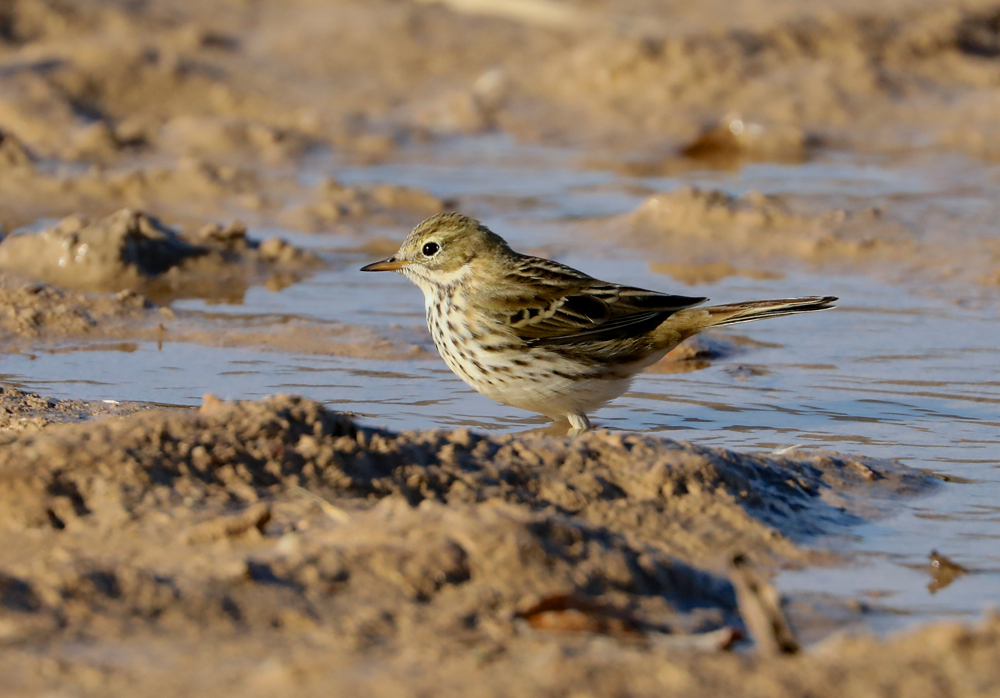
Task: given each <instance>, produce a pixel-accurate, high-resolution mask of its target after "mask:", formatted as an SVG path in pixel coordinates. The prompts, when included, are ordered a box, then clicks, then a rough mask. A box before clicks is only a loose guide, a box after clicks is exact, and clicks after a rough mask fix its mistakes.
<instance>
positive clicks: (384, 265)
mask: <svg viewBox="0 0 1000 698" xmlns="http://www.w3.org/2000/svg"><path fill="white" fill-rule="evenodd" d="M407 264H409V262H400V261H397V260H396V258H395V257H389V259H383V260H382V261H381V262H372V263H371V264H369V265H368V266H365V267H361V271H399V270H400V269H402V268H403V267H405V266H406V265H407Z"/></svg>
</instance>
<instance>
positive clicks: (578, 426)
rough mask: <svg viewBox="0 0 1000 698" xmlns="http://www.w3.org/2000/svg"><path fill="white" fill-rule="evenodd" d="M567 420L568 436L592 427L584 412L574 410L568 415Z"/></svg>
mask: <svg viewBox="0 0 1000 698" xmlns="http://www.w3.org/2000/svg"><path fill="white" fill-rule="evenodd" d="M566 421H567V422H569V431H568V432H566V435H567V436H576V435H577V434H582V433H583V432H585V431H588V430H589V429H590V420H589V419H587V415H585V414H584V413H583V412H572V413H570V414H568V415H566Z"/></svg>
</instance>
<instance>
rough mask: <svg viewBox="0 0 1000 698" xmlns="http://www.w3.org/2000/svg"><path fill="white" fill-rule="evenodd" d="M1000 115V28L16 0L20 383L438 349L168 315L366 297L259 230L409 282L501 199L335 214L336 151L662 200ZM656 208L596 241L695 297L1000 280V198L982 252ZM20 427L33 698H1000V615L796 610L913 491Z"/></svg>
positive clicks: (503, 10)
mask: <svg viewBox="0 0 1000 698" xmlns="http://www.w3.org/2000/svg"><path fill="white" fill-rule="evenodd" d="M998 123H1000V5H998V4H996V3H993V2H980V1H970V2H949V3H940V2H922V1H919V0H892V1H891V2H885V3H881V4H879V5H878V6H877V7H875V6H873V5H872V3H861V2H855V1H854V0H836V1H834V2H830V3H826V4H825V7H824V8H823V9H822V10H814V9H806V8H805V7H804V6H803V5H801V3H792V2H781V1H780V0H769V1H765V2H741V3H730V2H715V1H714V0H713V1H710V2H676V3H670V4H669V7H668V6H667V4H665V3H659V2H651V1H649V0H620V1H617V2H611V1H610V0H608V1H604V0H587V1H584V0H576V1H570V0H564V1H562V2H544V1H542V0H536V1H530V2H521V3H503V2H491V1H488V0H480V1H476V0H465V1H460V0H447V1H442V2H432V1H394V2H390V1H388V0H385V1H375V2H372V1H367V0H366V1H361V0H358V1H356V2H352V1H349V0H344V1H333V0H326V1H320V0H292V1H285V0H280V1H279V0H250V1H246V2H232V1H231V0H200V1H199V2H188V1H187V0H182V1H180V2H178V1H176V0H170V1H167V0H162V1H161V0H150V1H149V2H144V3H125V2H115V1H112V0H84V1H82V2H75V3H64V2H57V1H55V0H0V227H2V229H3V231H4V232H5V233H7V234H8V237H7V238H6V239H5V240H4V241H3V242H0V268H2V270H3V271H2V272H0V301H2V303H0V305H2V310H0V349H2V350H3V351H4V352H8V353H9V352H15V351H16V352H27V353H30V352H31V351H36V350H39V349H40V348H44V349H45V350H59V348H60V347H65V346H66V345H67V344H73V345H75V346H83V345H85V344H90V345H94V344H95V343H102V342H103V343H129V342H139V341H171V340H184V341H193V342H200V343H204V344H209V345H212V346H222V347H240V346H255V347H265V348H266V347H272V348H282V347H295V349H296V351H299V352H305V353H312V352H315V353H317V354H319V353H339V354H343V355H347V356H363V357H376V358H420V357H424V356H428V355H429V352H428V345H427V343H426V342H423V341H418V340H414V339H413V337H412V336H411V335H409V334H407V333H405V332H401V333H399V334H380V333H379V332H377V331H375V330H373V329H371V328H366V327H357V326H352V325H349V324H346V323H344V324H341V323H316V324H309V325H283V326H281V327H280V329H275V328H274V327H273V326H266V325H261V326H257V325H255V324H253V322H246V323H244V324H240V325H237V324H235V323H234V322H233V321H232V320H227V319H225V318H217V317H209V315H208V314H207V313H203V314H197V313H192V312H186V313H178V312H175V311H174V310H172V309H171V308H170V305H171V303H172V302H174V301H175V300H177V299H183V298H191V297H197V298H205V299H209V300H212V301H213V302H220V301H223V302H233V301H238V300H239V299H240V298H242V296H243V294H244V293H245V292H246V290H247V289H248V288H250V287H252V286H254V285H265V286H273V287H281V286H282V285H288V284H292V283H295V282H297V281H299V280H301V279H303V278H307V277H308V275H309V274H310V273H313V272H314V271H315V270H316V269H318V268H321V267H322V265H324V264H330V263H331V262H330V260H329V259H328V258H321V257H317V256H316V255H314V254H313V253H311V252H309V251H308V250H305V249H300V248H299V247H296V246H295V245H292V244H289V243H288V242H285V241H284V240H282V239H281V238H280V237H270V238H268V239H265V240H262V241H260V242H257V241H255V240H254V239H253V238H252V237H247V235H246V231H247V226H250V227H251V228H257V227H259V228H282V229H285V230H299V231H307V232H308V231H322V232H332V233H335V234H338V235H340V236H342V237H343V239H344V242H345V247H353V248H354V249H359V248H360V249H370V250H371V251H372V253H373V257H377V256H381V255H382V253H383V252H386V251H387V250H390V249H391V245H388V243H386V242H385V240H386V235H388V237H389V238H393V239H396V240H398V239H399V238H401V236H402V234H403V233H405V230H406V229H408V228H409V227H410V226H412V225H413V224H414V223H416V222H417V221H419V220H420V219H421V218H423V217H425V216H427V215H429V214H431V213H434V212H437V211H439V210H443V209H450V208H454V207H461V208H462V209H463V210H466V211H468V212H470V213H474V214H478V215H484V216H485V215H488V214H489V213H490V212H491V210H492V208H491V207H492V206H493V205H494V204H492V203H491V202H490V201H488V200H483V199H480V200H477V199H475V198H470V199H468V200H457V201H446V200H442V199H440V198H439V197H436V196H434V195H432V194H431V193H429V192H428V191H425V190H423V189H419V188H408V187H401V186H396V185H389V184H374V185H347V184H343V183H341V182H338V181H336V180H334V179H331V178H328V177H327V178H321V179H319V180H318V181H305V180H303V179H302V178H300V177H299V176H297V172H298V168H301V167H303V165H304V163H307V162H309V160H310V158H316V157H332V158H336V159H338V160H339V161H342V162H353V163H357V164H375V163H379V162H385V161H387V160H391V159H392V158H393V157H394V156H396V155H397V154H399V153H400V152H402V151H405V150H406V149H407V148H408V147H410V146H413V145H414V144H426V143H435V142H442V141H445V140H448V139H454V138H458V137H463V136H467V135H471V134H482V133H489V132H500V133H502V134H504V135H505V136H507V137H509V138H511V139H512V140H515V141H518V142H521V143H534V144H546V145H559V146H569V147H573V148H575V149H577V150H578V152H579V153H580V157H579V159H578V165H579V167H581V168H607V169H615V170H620V171H624V172H639V173H662V174H670V173H675V172H684V171H687V170H689V169H691V168H692V167H701V168H704V167H714V168H723V169H724V168H733V167H738V166H740V165H741V164H743V163H746V162H752V161H768V162H779V163H803V162H808V161H809V160H810V159H811V158H812V157H814V156H815V154H816V153H817V152H819V150H821V149H830V148H833V149H841V150H844V151H850V152H853V153H857V154H863V155H871V156H873V157H876V156H877V157H911V158H919V157H920V156H921V155H922V154H926V153H934V154H942V153H945V154H949V153H950V154H955V155H959V156H962V157H967V158H971V159H972V160H973V161H976V160H978V161H980V162H987V161H990V160H993V159H996V158H997V157H998V154H1000V131H998V130H997V124H998ZM996 184H998V183H996V182H987V183H985V185H983V183H981V182H980V183H978V185H982V186H987V187H991V186H995V185H996ZM646 194H647V199H646V201H645V203H643V204H642V205H641V206H640V207H638V208H637V209H636V210H635V211H633V212H631V213H630V214H627V215H624V216H615V217H613V218H610V219H598V220H590V221H585V222H580V221H574V222H572V224H571V225H572V228H573V230H574V231H577V230H580V231H583V232H584V233H586V234H587V235H589V236H590V237H591V238H593V239H594V240H606V239H608V237H609V236H610V235H614V236H615V238H614V239H615V240H616V242H617V243H620V244H624V245H632V246H635V247H637V248H641V249H643V250H645V251H646V252H647V256H648V258H649V259H650V260H651V263H652V264H654V265H659V266H658V267H654V268H657V269H658V270H660V271H663V272H664V273H668V274H671V275H672V276H674V277H675V278H676V279H678V280H679V281H682V282H683V281H687V282H695V281H698V280H699V279H705V278H709V279H711V278H718V277H719V276H727V275H732V274H745V275H748V276H756V277H760V276H761V275H764V276H766V275H768V274H775V273H781V272H782V271H783V270H787V269H789V268H797V269H801V268H807V269H809V268H811V269H820V270H825V271H838V270H843V269H847V268H849V269H852V270H855V271H857V270H860V271H865V272H870V273H878V274H883V275H888V276H890V277H892V278H894V279H895V278H898V279H906V280H908V281H912V280H914V279H917V280H918V281H933V282H936V281H940V280H956V279H957V280H958V281H959V282H961V283H962V284H965V285H966V286H967V287H969V288H974V289H976V292H982V293H986V294H995V291H996V289H997V288H1000V272H998V268H1000V246H998V244H997V240H996V238H995V236H994V235H993V232H992V231H993V222H994V221H995V220H996V214H997V213H1000V211H998V210H997V207H1000V204H997V203H996V201H1000V198H996V199H994V201H993V202H992V203H991V204H989V205H987V206H986V207H985V208H983V209H980V210H979V211H978V213H977V214H976V217H975V218H974V219H972V220H971V223H970V221H969V219H963V220H962V221H955V220H953V219H952V218H950V217H949V215H948V214H947V213H946V212H945V211H943V210H942V209H941V208H940V207H939V206H938V204H936V203H935V202H926V201H922V200H921V199H920V198H919V197H917V196H914V197H912V198H910V199H906V200H894V201H886V202H881V203H880V204H879V205H878V206H873V205H872V203H871V202H870V201H867V200H864V199H863V198H861V197H856V198H851V197H842V198H841V199H839V200H830V199H823V200H817V199H815V197H809V196H805V195H803V196H790V197H783V198H776V197H768V196H764V195H760V194H754V193H750V194H746V195H744V196H741V197H734V196H731V195H729V194H726V193H723V192H721V191H716V190H712V189H703V190H698V189H691V188H688V189H681V190H676V191H672V192H667V193H664V192H657V191H649V192H646ZM958 225H962V226H965V227H966V228H968V227H969V226H971V228H972V229H973V231H974V233H975V234H973V235H971V236H967V237H966V238H963V242H962V243H961V244H960V245H958V244H956V243H955V242H954V240H952V239H951V236H950V232H951V231H953V230H954V229H955V226H958ZM21 228H24V230H22V231H21V232H20V233H19V234H16V235H9V234H10V233H11V232H13V231H16V230H18V229H21ZM375 235H378V237H375ZM387 245H388V246H387ZM724 351H726V347H725V346H724V345H723V344H719V343H718V342H716V343H715V344H713V343H711V342H708V343H706V344H704V345H701V347H700V348H698V347H694V348H685V349H684V350H682V351H681V352H680V353H679V354H678V355H675V356H674V357H672V363H671V362H668V364H665V365H661V366H660V367H658V370H664V371H672V370H678V371H679V370H686V368H687V367H690V366H691V365H692V364H690V363H687V364H686V363H685V362H694V361H710V360H712V359H713V357H717V356H718V355H720V353H722V352H724ZM0 407H2V411H3V413H2V415H0V417H2V418H0V443H2V446H0V500H2V503H3V505H2V506H0V529H3V530H4V531H5V533H4V541H5V545H4V546H3V550H2V551H0V666H2V668H3V669H2V671H0V687H2V692H3V694H4V695H9V696H17V695H25V696H27V695H40V694H51V695H102V696H103V695H126V694H127V695H131V696H142V695H157V696H162V695H195V694H199V693H204V694H206V695H207V694H212V695H223V696H224V695H257V694H260V695H264V694H270V695H274V694H279V695H291V694H295V695H312V694H316V695H320V694H322V695H331V694H332V695H340V694H342V695H352V696H355V695H443V694H455V695H511V696H513V695H517V696H524V695H551V696H581V697H582V696H586V695H651V696H652V695H663V694H664V693H668V692H672V693H678V694H685V695H698V696H701V695H704V696H714V695H720V694H733V695H752V696H802V695H813V696H834V695H837V696H839V695H844V694H849V695H859V696H867V695H872V696H888V695H906V696H922V695H927V696H932V695H933V696H939V695H954V696H978V695H983V696H986V695H995V694H996V692H997V691H998V690H1000V621H998V619H997V618H996V617H995V616H991V615H987V616H986V617H985V618H984V619H983V621H982V623H981V624H980V625H978V626H975V627H963V626H960V625H957V624H944V625H937V626H933V627H926V628H920V629H916V630H913V631H909V632H907V633H904V634H901V635H899V636H895V637H891V638H873V637H870V636H868V635H864V634H862V635H861V636H858V637H855V636H849V635H843V634H838V631H843V630H845V629H856V628H859V627H863V625H864V622H865V619H866V617H869V616H870V615H872V614H878V613H882V612H887V610H886V609H882V608H879V607H878V605H877V603H874V602H873V605H872V606H863V605H857V604H854V605H851V604H845V603H843V602H842V601H838V600H836V599H825V598H817V599H796V600H794V602H793V603H790V604H787V605H785V606H784V607H781V604H777V603H775V602H774V596H775V594H776V592H775V591H774V590H773V589H771V588H770V587H769V586H768V584H767V582H766V579H767V578H768V576H769V575H770V574H771V573H773V572H774V571H776V570H778V569H781V568H787V567H789V566H796V565H832V564H838V563H839V562H841V561H839V560H838V559H837V558H836V557H835V556H833V555H832V554H830V553H827V552H825V551H823V550H822V549H817V548H815V547H814V546H813V545H812V544H811V541H812V540H813V539H814V537H815V536H816V535H817V534H820V533H823V532H833V531H843V530H846V529H847V527H849V526H851V525H853V524H855V523H858V522H861V521H866V520H871V519H873V518H876V517H877V516H878V515H880V512H881V510H883V509H886V510H891V508H892V503H893V502H894V501H896V500H897V499H898V498H900V497H908V496H913V495H915V494H918V493H921V492H926V491H929V490H931V489H932V488H933V487H934V486H935V483H934V480H933V478H930V477H929V476H927V475H925V474H923V473H918V472H914V471H910V470H907V469H905V468H903V467H902V466H899V465H896V464H893V463H889V462H883V461H875V460H870V459H865V458H862V457H848V456H844V455H838V454H833V453H815V452H811V451H810V452H808V453H800V452H792V453H789V454H784V455H777V454H749V455H748V454H737V453H734V452H729V451H722V450H716V449H707V448H701V447H698V446H697V445H692V444H683V443H677V442H671V441H665V440H659V439H653V438H648V437H643V436H639V435H627V434H606V433H603V434H602V433H598V434H589V435H587V436H585V437H582V438H579V439H575V440H567V439H550V438H545V437H542V436H508V437H503V438H496V439H491V438H486V437H482V436H479V435H476V434H472V433H467V432H462V431H458V432H452V433H439V432H422V433H408V434H391V433H387V432H379V431H376V430H372V429H365V428H360V427H358V426H357V425H356V424H354V423H353V422H352V421H351V420H350V419H349V418H348V417H347V416H344V415H337V414H334V413H332V412H329V411H327V410H326V409H324V408H323V407H322V406H321V405H318V404H315V403H312V402H308V401H304V400H299V399H295V398H288V397H275V398H272V399H269V400H265V401H262V402H259V403H242V404H237V405H232V404H228V403H221V402H219V401H218V400H215V399H214V398H207V399H206V402H205V405H204V406H203V407H202V409H201V410H200V411H194V410H155V409H152V407H153V406H150V405H135V404H113V403H107V404H105V403H101V404H90V403H84V402H81V401H73V400H53V399H49V398H46V397H43V396H38V395H34V394H31V393H25V392H21V391H18V390H15V389H12V388H7V389H4V390H3V393H2V394H0ZM133 412H139V414H132V413H133ZM737 557H739V558H740V559H741V560H742V561H743V562H742V566H736V567H734V563H733V561H734V559H735V558H737ZM734 585H735V587H738V588H739V589H737V588H734ZM748 587H756V588H757V593H748V592H747V590H746V589H747V588H748ZM741 589H742V591H740V590H741ZM738 591H739V593H737V592H738ZM786 621H787V622H788V623H790V626H791V628H792V629H793V630H794V637H796V638H797V641H796V642H797V643H801V644H805V645H809V648H808V650H807V651H804V652H799V653H798V654H792V653H789V654H788V656H773V655H774V654H775V653H779V652H780V651H781V650H782V649H784V650H788V651H790V650H792V649H794V647H795V645H796V642H790V641H787V640H788V637H790V636H789V635H787V634H786V633H785V631H783V630H782V628H783V627H784V626H783V625H782V624H783V623H785V622H786ZM831 633H833V634H831ZM754 641H755V642H754ZM816 642H818V643H819V644H816V645H811V644H810V643H816Z"/></svg>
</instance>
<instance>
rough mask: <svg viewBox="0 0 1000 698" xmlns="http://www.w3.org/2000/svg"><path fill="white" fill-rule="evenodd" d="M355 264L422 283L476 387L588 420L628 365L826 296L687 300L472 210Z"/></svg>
mask: <svg viewBox="0 0 1000 698" xmlns="http://www.w3.org/2000/svg"><path fill="white" fill-rule="evenodd" d="M361 271H398V272H400V273H401V274H402V275H403V276H405V277H406V278H408V279H409V280H410V281H412V282H413V283H415V284H416V285H417V286H419V287H420V290H421V291H423V292H424V304H425V306H426V308H427V326H428V327H429V328H430V331H431V335H432V336H433V337H434V344H435V345H436V346H437V348H438V351H439V352H441V356H442V357H443V358H444V360H445V362H446V363H447V364H448V366H449V367H450V368H451V370H452V371H454V372H455V373H456V374H457V375H458V377H459V378H461V379H462V380H464V381H465V382H466V383H468V384H469V385H471V386H472V387H473V388H475V389H476V390H478V391H479V392H480V393H482V394H483V395H485V396H486V397H489V398H492V399H494V400H496V401H497V402H501V403H503V404H505V405H510V406H512V407H519V408H521V409H524V410H530V411H531V412H538V413H540V414H543V415H545V416H547V417H551V418H552V419H554V420H557V421H558V420H566V421H567V422H569V426H570V433H571V434H578V433H580V432H582V431H585V430H587V429H589V428H590V421H589V420H588V419H587V413H588V412H590V411H592V410H595V409H597V408H598V407H600V406H601V405H603V404H604V403H606V402H608V401H609V400H612V399H614V398H616V397H618V396H619V395H621V394H622V393H624V392H625V391H626V390H627V389H628V386H629V383H630V382H631V381H632V378H633V377H634V376H635V374H636V373H638V372H639V371H641V370H642V369H643V368H645V367H647V366H649V365H650V364H652V363H654V362H656V361H657V360H659V359H660V358H661V357H662V356H663V355H664V354H666V353H667V352H668V351H670V350H671V349H673V348H674V347H676V346H677V345H678V344H680V343H681V342H682V341H684V340H685V339H687V338H688V337H690V336H692V335H694V334H696V333H698V332H701V331H702V330H704V329H707V328H709V327H718V326H720V325H735V324H737V323H740V322H750V321H751V320H762V319H764V318H769V317H780V316H782V315H792V314H794V313H804V312H809V311H812V310H824V309H826V308H829V307H831V306H830V304H831V303H832V302H833V301H835V300H837V299H836V298H834V297H833V296H822V297H821V296H814V297H809V298H789V299H784V300H774V301H750V302H747V303H733V304H730V305H716V306H710V307H707V308H694V306H696V305H699V304H700V303H703V302H705V301H706V300H707V299H706V298H688V297H685V296H671V295H667V294H663V293H656V292H655V291H646V290H643V289H641V288H633V287H631V286H621V285H619V284H613V283H609V282H607V281H599V280H598V279H595V278H593V277H591V276H587V275H586V274H584V273H583V272H580V271H577V270H576V269H573V268H571V267H567V266H566V265H564V264H559V263H558V262H552V261H549V260H547V259H540V258H538V257H530V256H528V255H523V254H520V253H518V252H515V251H514V250H512V249H511V248H510V246H509V245H508V244H507V243H506V242H505V241H504V239H503V238H501V237H500V236H499V235H497V234H496V233H494V232H492V231H491V230H489V229H488V228H487V227H486V226H484V225H483V224H481V223H480V222H479V221H477V220H474V219H472V218H468V217H466V216H462V215H460V214H457V213H442V214H438V215H436V216H432V217H431V218H428V219H427V220H425V221H424V222H423V223H421V224H420V225H418V226H417V227H416V228H414V229H413V232H411V233H410V234H409V235H408V236H407V238H406V240H404V241H403V244H402V246H401V247H400V248H399V251H398V252H396V254H394V255H393V256H392V257H390V258H389V259H386V260H383V261H381V262H375V263H374V264H369V265H368V266H366V267H363V268H362V269H361Z"/></svg>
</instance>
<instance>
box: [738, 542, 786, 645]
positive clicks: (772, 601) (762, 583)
mask: <svg viewBox="0 0 1000 698" xmlns="http://www.w3.org/2000/svg"><path fill="white" fill-rule="evenodd" d="M729 581H730V582H732V585H733V588H735V589H736V602H737V603H738V604H739V608H740V616H741V617H742V618H743V623H744V624H745V625H746V627H747V630H748V631H749V632H750V635H751V636H752V637H753V640H754V643H755V644H756V646H757V651H758V652H760V653H761V654H765V655H769V656H775V655H779V654H795V653H796V652H798V651H799V643H798V640H796V639H795V632H794V631H793V630H792V626H791V624H790V623H789V622H788V618H787V617H786V616H785V612H784V609H783V608H782V601H781V594H780V593H779V592H778V590H777V589H776V588H775V586H774V585H773V584H771V583H770V582H768V581H767V580H765V579H764V578H763V577H762V576H761V575H760V574H758V573H757V572H756V571H755V570H753V569H751V568H750V566H749V562H748V561H747V559H746V558H745V557H744V556H743V555H737V556H735V557H734V558H733V564H732V567H731V568H730V570H729Z"/></svg>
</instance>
